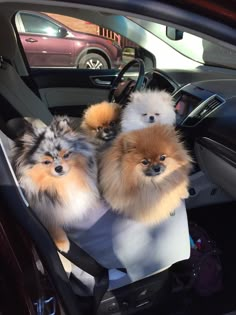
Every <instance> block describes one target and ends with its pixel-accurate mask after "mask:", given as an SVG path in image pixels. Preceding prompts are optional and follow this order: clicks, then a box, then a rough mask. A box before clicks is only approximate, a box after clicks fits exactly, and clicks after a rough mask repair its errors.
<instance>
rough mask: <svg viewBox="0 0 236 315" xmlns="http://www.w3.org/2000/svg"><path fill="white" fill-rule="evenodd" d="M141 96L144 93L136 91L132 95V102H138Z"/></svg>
mask: <svg viewBox="0 0 236 315" xmlns="http://www.w3.org/2000/svg"><path fill="white" fill-rule="evenodd" d="M140 97H142V93H141V92H139V91H136V92H134V93H132V94H131V95H130V102H134V103H135V102H138V101H139V99H140Z"/></svg>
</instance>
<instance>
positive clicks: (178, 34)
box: [166, 26, 184, 40]
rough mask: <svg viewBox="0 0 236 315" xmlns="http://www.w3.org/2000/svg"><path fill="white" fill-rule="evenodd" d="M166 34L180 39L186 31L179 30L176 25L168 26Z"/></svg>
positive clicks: (171, 37)
mask: <svg viewBox="0 0 236 315" xmlns="http://www.w3.org/2000/svg"><path fill="white" fill-rule="evenodd" d="M166 36H167V37H168V38H169V39H172V40H180V39H182V38H183V36H184V32H182V31H180V30H177V29H176V28H174V27H170V26H167V27H166Z"/></svg>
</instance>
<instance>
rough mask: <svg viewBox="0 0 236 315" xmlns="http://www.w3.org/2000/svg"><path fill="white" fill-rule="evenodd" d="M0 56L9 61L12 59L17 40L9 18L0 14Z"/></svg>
mask: <svg viewBox="0 0 236 315" xmlns="http://www.w3.org/2000/svg"><path fill="white" fill-rule="evenodd" d="M0 21H1V27H0V43H1V45H0V56H2V57H3V58H4V59H7V60H9V61H11V60H13V59H14V57H15V55H16V49H17V40H16V34H15V31H14V29H13V26H12V25H11V22H10V18H9V20H8V19H7V18H6V17H5V16H1V15H0Z"/></svg>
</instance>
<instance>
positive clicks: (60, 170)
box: [55, 165, 63, 173]
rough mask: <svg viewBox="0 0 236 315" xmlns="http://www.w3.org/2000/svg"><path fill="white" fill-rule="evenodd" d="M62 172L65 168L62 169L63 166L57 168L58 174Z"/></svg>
mask: <svg viewBox="0 0 236 315" xmlns="http://www.w3.org/2000/svg"><path fill="white" fill-rule="evenodd" d="M62 170H63V167H62V166H61V165H58V166H56V167H55V171H56V172H57V173H61V172H62Z"/></svg>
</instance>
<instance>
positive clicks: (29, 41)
mask: <svg viewBox="0 0 236 315" xmlns="http://www.w3.org/2000/svg"><path fill="white" fill-rule="evenodd" d="M25 41H26V42H28V43H36V42H37V39H34V38H32V37H30V38H26V40H25Z"/></svg>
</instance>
